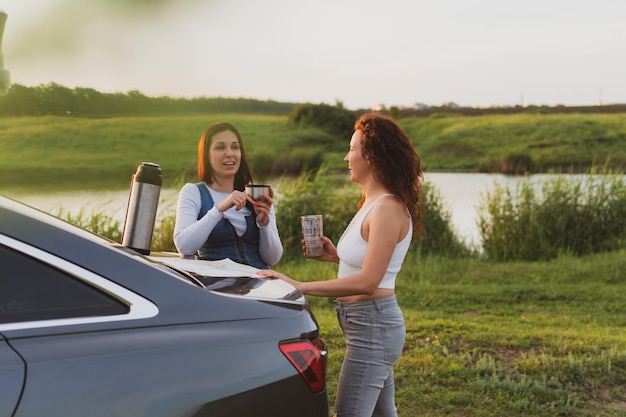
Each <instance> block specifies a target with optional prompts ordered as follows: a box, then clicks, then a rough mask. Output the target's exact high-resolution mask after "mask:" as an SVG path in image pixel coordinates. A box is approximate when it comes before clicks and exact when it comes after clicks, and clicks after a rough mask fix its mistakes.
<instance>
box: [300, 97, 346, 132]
mask: <svg viewBox="0 0 626 417" xmlns="http://www.w3.org/2000/svg"><path fill="white" fill-rule="evenodd" d="M356 118H357V116H356V113H355V112H353V111H351V110H347V109H344V108H343V107H342V106H340V105H338V106H329V105H328V104H310V103H307V104H298V105H297V106H296V107H294V109H293V110H292V111H291V114H290V115H289V122H290V123H293V124H295V125H298V126H301V127H310V126H315V127H319V128H321V129H324V130H325V131H327V132H329V133H332V134H336V135H340V136H341V137H350V135H351V134H352V132H353V130H354V122H356Z"/></svg>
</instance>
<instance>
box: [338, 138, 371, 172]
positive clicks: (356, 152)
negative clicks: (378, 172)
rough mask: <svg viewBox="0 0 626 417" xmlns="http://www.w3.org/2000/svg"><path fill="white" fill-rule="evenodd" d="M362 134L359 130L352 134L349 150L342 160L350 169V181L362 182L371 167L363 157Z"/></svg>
mask: <svg viewBox="0 0 626 417" xmlns="http://www.w3.org/2000/svg"><path fill="white" fill-rule="evenodd" d="M361 140H362V136H361V132H360V131H359V130H357V131H355V132H354V133H353V134H352V138H351V139H350V150H349V151H348V153H347V154H346V156H345V158H343V160H344V161H346V162H347V163H348V169H349V170H350V181H352V182H356V183H359V184H363V183H364V181H365V179H366V178H368V177H369V175H371V169H370V166H369V163H368V162H367V160H366V159H365V158H363V153H362V152H361V150H362V144H361Z"/></svg>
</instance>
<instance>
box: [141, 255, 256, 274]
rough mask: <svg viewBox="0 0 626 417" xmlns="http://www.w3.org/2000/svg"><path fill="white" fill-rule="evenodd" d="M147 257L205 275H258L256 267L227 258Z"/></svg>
mask: <svg viewBox="0 0 626 417" xmlns="http://www.w3.org/2000/svg"><path fill="white" fill-rule="evenodd" d="M149 258H150V259H152V260H153V261H156V262H160V263H164V264H166V265H170V266H172V267H174V268H177V269H180V270H182V271H187V272H193V273H196V274H200V275H204V276H207V277H260V275H257V273H256V272H257V271H258V269H257V268H255V267H252V266H249V265H243V264H240V263H237V262H235V261H233V260H231V259H228V258H226V259H221V260H219V261H200V260H195V259H183V258H166V257H160V256H149Z"/></svg>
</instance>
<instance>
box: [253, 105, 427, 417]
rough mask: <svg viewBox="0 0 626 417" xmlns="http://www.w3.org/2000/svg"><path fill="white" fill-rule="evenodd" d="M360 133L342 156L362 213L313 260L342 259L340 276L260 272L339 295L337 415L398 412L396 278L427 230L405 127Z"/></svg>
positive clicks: (401, 330)
mask: <svg viewBox="0 0 626 417" xmlns="http://www.w3.org/2000/svg"><path fill="white" fill-rule="evenodd" d="M354 130H355V132H354V134H353V135H352V138H351V140H350V150H349V151H348V154H347V155H346V157H345V158H344V160H345V161H346V162H347V163H348V169H349V170H350V180H351V181H353V182H356V183H357V184H359V185H360V186H361V188H362V190H363V196H362V197H361V200H360V201H359V205H358V207H359V211H358V212H357V213H356V214H355V216H354V218H353V219H352V222H351V223H350V224H349V225H348V227H347V228H346V230H345V231H344V233H343V235H342V236H341V238H340V240H339V242H338V244H337V247H335V246H334V245H333V243H332V242H331V241H330V239H328V238H326V237H324V238H322V241H323V244H324V253H323V255H322V256H320V257H318V258H315V259H318V260H321V261H327V262H336V263H338V264H339V270H338V272H337V277H338V279H335V280H330V281H311V282H299V281H295V280H293V279H291V278H289V277H287V276H285V275H284V274H280V273H278V272H274V271H261V272H260V274H261V275H265V276H273V277H277V278H281V279H283V280H286V281H287V282H289V283H291V284H292V285H293V286H295V287H296V288H297V289H298V290H300V292H302V293H303V294H311V295H316V296H324V297H336V310H337V318H338V320H339V324H340V326H341V329H342V330H343V334H344V338H345V342H346V353H345V357H344V360H343V364H342V367H341V373H340V375H339V384H338V385H337V401H336V403H335V415H336V416H338V417H369V416H377V417H379V416H380V417H383V416H384V417H396V416H397V415H398V414H397V411H396V406H395V400H394V395H395V394H394V379H393V366H394V364H395V363H396V361H397V360H398V358H399V357H400V354H401V353H402V348H403V346H404V340H405V336H406V329H405V325H404V318H403V315H402V311H401V310H400V307H399V305H398V301H397V298H396V295H395V281H396V276H397V274H398V272H399V271H400V267H401V266H402V262H403V261H404V258H405V256H406V253H407V251H408V248H409V244H410V242H411V240H412V238H413V237H414V236H416V235H417V232H419V231H420V230H421V220H420V219H421V216H420V209H419V204H418V199H419V195H420V190H421V182H422V178H423V176H422V170H421V162H420V159H419V156H418V155H417V153H416V152H415V148H414V147H413V144H412V143H411V141H410V140H409V137H408V136H407V134H406V132H404V130H402V128H400V126H399V125H398V124H397V123H396V122H395V121H394V120H393V119H391V118H390V117H388V116H384V115H381V114H377V113H370V114H366V115H363V116H361V118H360V119H359V120H357V122H356V124H355V127H354ZM414 231H415V232H416V233H415V234H414V233H413V232H414ZM305 255H306V252H305Z"/></svg>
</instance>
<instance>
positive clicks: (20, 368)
mask: <svg viewBox="0 0 626 417" xmlns="http://www.w3.org/2000/svg"><path fill="white" fill-rule="evenodd" d="M23 385H24V363H23V362H22V359H21V358H20V357H19V356H18V355H17V353H15V352H14V351H13V349H12V348H11V346H9V344H8V343H7V341H6V339H5V338H4V337H3V336H2V334H0V387H1V389H0V417H5V416H6V417H9V416H11V415H13V411H14V410H15V406H16V405H17V403H18V401H19V399H20V394H21V392H22V386H23Z"/></svg>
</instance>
